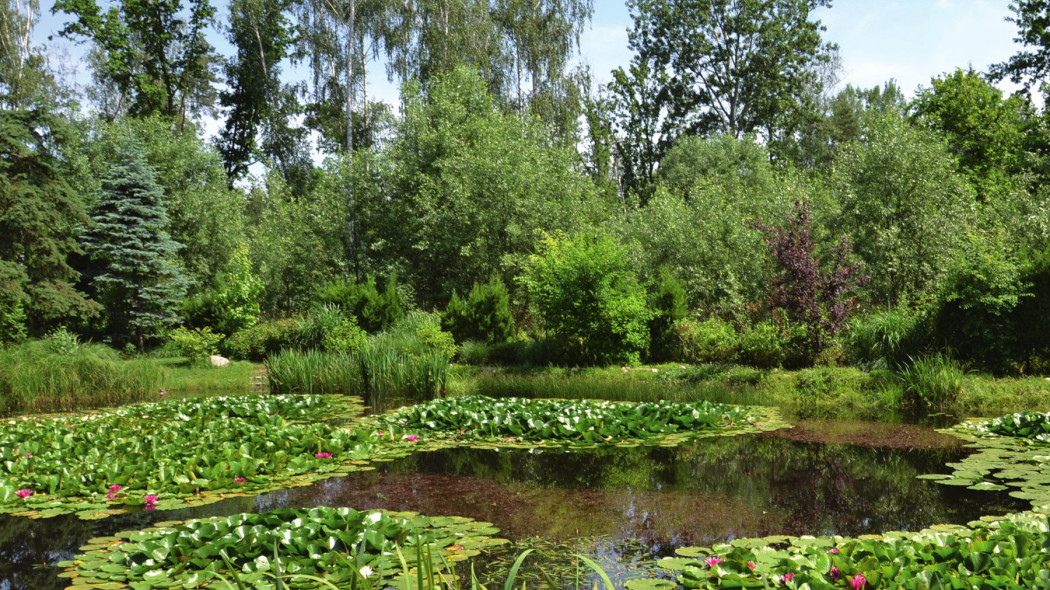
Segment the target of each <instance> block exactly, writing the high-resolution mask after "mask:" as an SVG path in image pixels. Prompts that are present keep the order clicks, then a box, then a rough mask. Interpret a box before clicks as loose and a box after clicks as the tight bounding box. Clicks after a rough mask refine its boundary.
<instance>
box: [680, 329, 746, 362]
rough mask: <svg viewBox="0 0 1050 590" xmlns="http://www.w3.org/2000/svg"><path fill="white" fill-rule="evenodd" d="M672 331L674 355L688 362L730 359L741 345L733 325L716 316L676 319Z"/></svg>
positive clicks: (725, 360)
mask: <svg viewBox="0 0 1050 590" xmlns="http://www.w3.org/2000/svg"><path fill="white" fill-rule="evenodd" d="M674 335H675V347H674V355H673V356H674V358H675V359H677V360H681V361H684V362H688V363H728V362H732V361H733V359H734V358H735V357H736V355H737V349H738V348H739V346H740V338H739V336H738V335H737V333H736V329H735V328H734V327H733V325H732V324H731V323H729V322H726V321H724V320H720V319H718V318H710V319H706V320H703V321H695V320H692V321H679V322H676V323H675V325H674Z"/></svg>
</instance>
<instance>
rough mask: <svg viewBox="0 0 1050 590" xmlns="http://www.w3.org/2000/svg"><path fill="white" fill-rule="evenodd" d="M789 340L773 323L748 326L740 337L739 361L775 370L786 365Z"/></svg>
mask: <svg viewBox="0 0 1050 590" xmlns="http://www.w3.org/2000/svg"><path fill="white" fill-rule="evenodd" d="M787 341H788V338H787V337H786V336H785V335H784V333H783V331H782V330H781V328H780V327H778V326H777V325H776V324H774V323H773V322H759V323H757V324H755V325H753V326H748V327H747V328H746V329H745V330H744V333H743V334H741V335H740V344H739V348H738V349H737V360H738V361H739V362H741V363H743V364H746V365H750V366H752V367H760V368H769V369H771V368H775V367H779V366H781V365H783V364H784V360H785V359H786V358H787V353H786V351H785V348H786V345H787V344H788V342H787Z"/></svg>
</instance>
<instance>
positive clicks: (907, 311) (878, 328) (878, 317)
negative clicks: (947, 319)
mask: <svg viewBox="0 0 1050 590" xmlns="http://www.w3.org/2000/svg"><path fill="white" fill-rule="evenodd" d="M926 324H927V316H926V314H925V313H924V312H922V311H919V310H914V309H911V308H909V307H907V306H903V305H902V306H898V307H895V308H891V309H887V310H883V311H878V312H875V313H871V314H868V315H867V316H863V317H857V318H854V319H852V320H850V322H849V326H848V328H847V329H846V334H845V338H844V345H845V353H846V359H847V361H848V362H850V363H852V364H854V365H857V366H858V367H860V368H862V369H865V370H872V369H891V370H896V369H897V368H899V367H901V366H903V365H904V364H905V363H906V362H907V361H908V358H909V357H914V356H918V355H919V354H921V352H922V349H923V348H924V346H925V345H926V337H925V332H926Z"/></svg>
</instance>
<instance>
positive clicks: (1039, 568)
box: [657, 512, 1050, 590]
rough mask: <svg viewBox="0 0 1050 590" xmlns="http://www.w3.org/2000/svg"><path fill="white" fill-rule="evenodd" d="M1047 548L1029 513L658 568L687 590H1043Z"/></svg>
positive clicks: (786, 541) (764, 543)
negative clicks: (780, 589)
mask: <svg viewBox="0 0 1050 590" xmlns="http://www.w3.org/2000/svg"><path fill="white" fill-rule="evenodd" d="M1048 547H1050V527H1048V522H1047V516H1046V515H1044V514H1039V513H1033V512H1025V513H1018V514H1012V515H1009V516H1006V517H998V518H995V517H984V518H982V520H980V521H975V522H972V523H970V526H960V525H937V526H934V527H931V528H930V529H926V530H923V531H921V532H918V533H905V532H889V533H884V534H883V535H864V536H862V537H859V538H846V537H783V536H780V537H766V538H761V539H738V540H735V541H733V542H732V543H729V544H721V545H715V546H713V547H685V548H680V549H678V551H677V553H678V557H669V558H663V559H661V560H659V561H658V562H657V565H659V566H660V567H662V568H665V569H667V570H670V571H673V572H674V573H675V574H676V577H677V579H678V582H679V583H680V584H681V585H682V586H685V587H686V588H705V589H706V588H765V587H778V586H786V587H794V588H810V589H813V590H819V589H830V588H852V589H854V590H859V589H860V588H902V589H909V590H910V589H916V590H917V589H927V588H1016V587H1019V585H1020V586H1023V587H1036V588H1042V587H1047V584H1050V569H1048V568H1050V553H1048V552H1047V548H1048ZM1020 582H1023V583H1020Z"/></svg>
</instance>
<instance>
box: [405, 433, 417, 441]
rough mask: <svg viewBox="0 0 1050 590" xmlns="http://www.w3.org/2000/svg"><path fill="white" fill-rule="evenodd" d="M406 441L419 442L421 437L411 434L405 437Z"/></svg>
mask: <svg viewBox="0 0 1050 590" xmlns="http://www.w3.org/2000/svg"><path fill="white" fill-rule="evenodd" d="M405 440H407V441H408V442H416V441H417V440H419V437H418V436H417V435H415V434H410V435H408V436H406V437H405Z"/></svg>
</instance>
